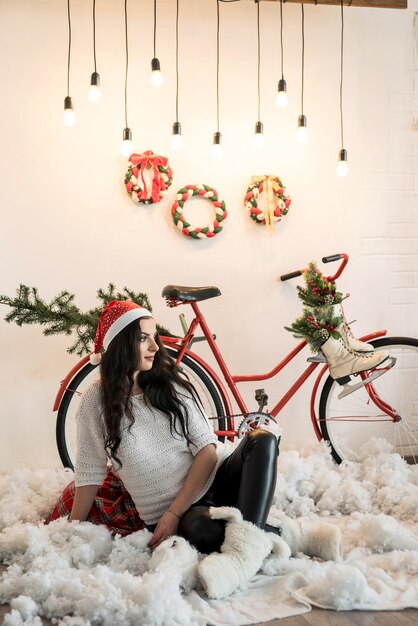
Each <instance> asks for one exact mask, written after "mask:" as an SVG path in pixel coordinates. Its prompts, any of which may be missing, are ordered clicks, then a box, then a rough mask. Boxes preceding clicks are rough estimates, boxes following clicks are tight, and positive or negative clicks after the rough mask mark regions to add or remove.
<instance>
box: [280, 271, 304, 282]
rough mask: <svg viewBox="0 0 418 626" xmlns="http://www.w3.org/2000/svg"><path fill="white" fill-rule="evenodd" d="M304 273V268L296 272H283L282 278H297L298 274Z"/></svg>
mask: <svg viewBox="0 0 418 626" xmlns="http://www.w3.org/2000/svg"><path fill="white" fill-rule="evenodd" d="M302 274H303V270H296V272H290V273H289V274H283V276H280V280H290V279H291V278H297V277H298V276H302Z"/></svg>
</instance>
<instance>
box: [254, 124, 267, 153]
mask: <svg viewBox="0 0 418 626" xmlns="http://www.w3.org/2000/svg"><path fill="white" fill-rule="evenodd" d="M263 133H264V125H263V122H256V124H255V130H254V135H253V146H254V148H256V150H261V148H264V144H265V138H264V134H263Z"/></svg>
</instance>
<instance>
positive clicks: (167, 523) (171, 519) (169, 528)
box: [148, 509, 180, 550]
mask: <svg viewBox="0 0 418 626" xmlns="http://www.w3.org/2000/svg"><path fill="white" fill-rule="evenodd" d="M179 521H180V519H179V517H178V516H177V515H176V514H175V513H173V511H170V509H168V510H167V511H166V512H165V513H164V515H163V516H162V517H161V518H160V521H159V522H158V524H157V527H156V529H155V530H154V534H153V535H152V537H151V539H150V540H149V542H148V547H149V548H151V550H154V548H156V547H157V546H159V545H160V543H161V542H162V541H164V539H167V538H168V537H171V536H172V535H175V534H176V533H177V529H178V525H179Z"/></svg>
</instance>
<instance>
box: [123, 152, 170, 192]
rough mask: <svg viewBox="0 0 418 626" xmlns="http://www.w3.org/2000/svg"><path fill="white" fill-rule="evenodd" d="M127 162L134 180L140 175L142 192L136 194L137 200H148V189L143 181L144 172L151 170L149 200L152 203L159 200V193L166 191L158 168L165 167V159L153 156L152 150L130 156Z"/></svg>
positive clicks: (166, 160) (156, 155)
mask: <svg viewBox="0 0 418 626" xmlns="http://www.w3.org/2000/svg"><path fill="white" fill-rule="evenodd" d="M129 160H130V162H131V163H132V165H133V168H132V171H133V174H134V175H135V176H136V178H138V174H139V173H140V174H141V180H142V192H141V194H138V199H139V200H147V199H148V189H147V185H146V183H145V180H144V170H145V169H152V170H153V178H152V193H151V200H152V201H153V202H158V201H159V200H161V191H164V190H165V189H167V185H166V184H165V182H164V180H163V179H162V177H161V173H160V171H159V169H158V166H162V167H165V166H166V165H167V162H168V159H167V157H163V156H159V155H158V154H154V152H153V151H152V150H147V151H146V152H144V153H143V154H131V156H130V158H129Z"/></svg>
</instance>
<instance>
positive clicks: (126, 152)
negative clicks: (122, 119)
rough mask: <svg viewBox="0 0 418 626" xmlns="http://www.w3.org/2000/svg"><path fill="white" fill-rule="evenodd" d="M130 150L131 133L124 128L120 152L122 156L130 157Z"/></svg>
mask: <svg viewBox="0 0 418 626" xmlns="http://www.w3.org/2000/svg"><path fill="white" fill-rule="evenodd" d="M132 150H133V143H132V131H131V129H130V128H124V129H123V135H122V149H121V152H122V154H123V156H126V157H127V156H130V155H131V154H132Z"/></svg>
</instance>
